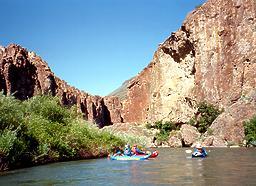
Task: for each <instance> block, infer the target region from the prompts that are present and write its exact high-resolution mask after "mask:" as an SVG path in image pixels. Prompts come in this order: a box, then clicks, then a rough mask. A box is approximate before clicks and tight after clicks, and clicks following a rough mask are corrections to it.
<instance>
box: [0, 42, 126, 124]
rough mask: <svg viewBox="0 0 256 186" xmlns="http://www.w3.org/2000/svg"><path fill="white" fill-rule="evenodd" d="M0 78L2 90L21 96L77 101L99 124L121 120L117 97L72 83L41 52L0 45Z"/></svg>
mask: <svg viewBox="0 0 256 186" xmlns="http://www.w3.org/2000/svg"><path fill="white" fill-rule="evenodd" d="M0 80H1V81H0V91H3V93H4V94H7V95H13V96H15V97H16V98H18V99H20V100H25V99H28V98H30V97H32V96H34V95H39V94H50V95H52V96H58V97H60V98H61V101H62V103H63V104H64V105H66V106H71V105H77V107H78V111H79V112H81V113H83V116H84V118H85V119H86V120H88V121H91V122H95V123H97V124H98V126H99V127H103V126H105V125H110V124H112V123H119V122H122V117H121V104H120V102H119V99H118V98H116V97H104V98H102V97H100V96H92V95H90V94H88V93H85V92H83V91H80V90H78V89H76V88H74V87H71V86H69V85H68V84H67V83H66V82H65V81H63V80H61V79H59V78H58V77H56V76H55V75H54V74H53V72H52V71H51V70H50V68H49V66H48V65H47V63H46V62H45V61H43V60H42V59H41V58H40V57H39V56H37V55H36V54H35V53H34V52H28V51H27V50H26V49H24V48H22V47H20V46H18V45H14V44H12V45H9V46H8V47H6V48H4V47H1V48H0Z"/></svg>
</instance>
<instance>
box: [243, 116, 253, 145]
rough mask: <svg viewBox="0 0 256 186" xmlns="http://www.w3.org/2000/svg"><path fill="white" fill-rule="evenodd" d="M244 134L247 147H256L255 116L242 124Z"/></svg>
mask: <svg viewBox="0 0 256 186" xmlns="http://www.w3.org/2000/svg"><path fill="white" fill-rule="evenodd" d="M244 133H245V139H246V143H247V145H253V146H256V115H255V116H254V117H253V118H252V119H250V120H249V121H247V122H244Z"/></svg>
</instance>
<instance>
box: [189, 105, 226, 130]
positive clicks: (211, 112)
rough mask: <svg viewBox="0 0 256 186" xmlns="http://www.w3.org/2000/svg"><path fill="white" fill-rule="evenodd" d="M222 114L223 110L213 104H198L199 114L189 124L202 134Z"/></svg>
mask: <svg viewBox="0 0 256 186" xmlns="http://www.w3.org/2000/svg"><path fill="white" fill-rule="evenodd" d="M222 112H223V110H220V109H219V108H217V107H216V106H214V105H212V104H209V103H206V102H201V103H199V104H198V109H197V113H196V114H195V116H194V117H193V118H191V119H190V121H189V124H190V125H192V126H195V127H196V128H197V129H198V131H199V132H200V133H205V132H206V131H207V129H208V128H209V127H210V125H211V124H212V122H213V121H214V120H215V119H216V118H217V117H218V116H219V115H220V114H221V113H222Z"/></svg>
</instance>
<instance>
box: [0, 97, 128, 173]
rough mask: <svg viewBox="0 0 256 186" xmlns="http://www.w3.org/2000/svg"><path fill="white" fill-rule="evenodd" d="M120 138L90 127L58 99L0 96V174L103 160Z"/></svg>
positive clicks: (122, 142) (119, 142) (75, 111)
mask: <svg viewBox="0 0 256 186" xmlns="http://www.w3.org/2000/svg"><path fill="white" fill-rule="evenodd" d="M124 144H125V142H124V141H123V140H121V138H119V137H116V136H114V135H113V134H110V133H108V132H106V131H100V130H98V129H97V128H96V127H90V126H89V125H88V124H87V123H86V122H85V121H84V120H83V119H82V116H81V115H80V114H79V113H77V109H76V108H75V107H73V108H65V107H63V106H61V104H60V101H59V98H57V97H51V96H35V97H33V98H31V99H29V100H26V101H20V100H17V99H15V98H14V97H12V96H4V95H3V94H0V162H1V163H0V166H1V167H0V170H6V169H9V168H18V167H24V166H31V165H35V164H43V163H47V162H54V161H65V160H75V159H84V158H96V157H102V156H106V155H107V154H108V152H110V151H111V149H112V148H113V147H115V146H123V145H124Z"/></svg>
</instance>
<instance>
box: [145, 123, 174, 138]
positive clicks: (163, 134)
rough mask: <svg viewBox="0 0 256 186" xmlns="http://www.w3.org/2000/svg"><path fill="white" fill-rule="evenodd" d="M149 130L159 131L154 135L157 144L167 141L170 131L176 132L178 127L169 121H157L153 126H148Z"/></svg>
mask: <svg viewBox="0 0 256 186" xmlns="http://www.w3.org/2000/svg"><path fill="white" fill-rule="evenodd" d="M150 126H151V127H150V128H155V129H158V130H159V133H157V135H156V139H157V140H158V141H159V142H163V141H167V140H168V138H169V134H170V132H171V131H172V130H178V129H179V127H177V126H176V125H175V123H173V122H171V121H166V122H163V121H157V122H155V123H154V124H153V125H151V124H150Z"/></svg>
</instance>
